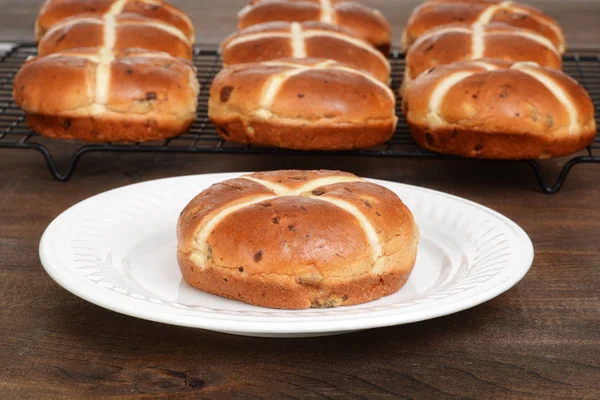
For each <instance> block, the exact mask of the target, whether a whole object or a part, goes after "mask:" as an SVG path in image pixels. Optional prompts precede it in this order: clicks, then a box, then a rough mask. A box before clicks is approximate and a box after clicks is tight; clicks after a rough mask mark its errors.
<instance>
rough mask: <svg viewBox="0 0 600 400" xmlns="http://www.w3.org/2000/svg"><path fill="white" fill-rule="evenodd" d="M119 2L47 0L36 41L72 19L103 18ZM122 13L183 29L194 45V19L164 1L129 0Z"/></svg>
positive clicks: (37, 25) (40, 16)
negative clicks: (57, 25)
mask: <svg viewBox="0 0 600 400" xmlns="http://www.w3.org/2000/svg"><path fill="white" fill-rule="evenodd" d="M116 2H117V0H85V1H81V0H46V1H45V2H44V4H43V5H42V8H41V10H40V14H39V16H38V19H37V21H36V38H37V40H40V39H41V38H42V36H43V35H44V34H45V33H46V32H47V31H48V30H50V28H52V26H54V25H55V24H57V23H59V22H61V21H63V20H65V19H67V18H70V17H74V16H80V17H91V18H101V17H102V16H103V15H105V14H106V13H108V12H109V10H110V8H111V6H113V5H114V4H115V3H116ZM120 14H122V15H132V14H134V15H138V16H140V17H143V18H146V19H148V20H155V21H160V22H163V23H165V24H168V25H170V26H173V27H174V28H176V29H179V30H180V31H181V32H182V33H183V35H184V36H185V37H186V38H187V39H188V40H189V41H190V42H192V43H193V42H194V27H193V26H192V23H191V21H190V19H189V18H188V17H187V16H186V15H185V14H184V13H183V12H182V11H181V10H179V9H177V8H176V7H174V6H172V5H170V4H168V3H166V2H163V1H161V0H151V1H150V0H127V1H125V2H124V4H123V8H122V10H121V12H120Z"/></svg>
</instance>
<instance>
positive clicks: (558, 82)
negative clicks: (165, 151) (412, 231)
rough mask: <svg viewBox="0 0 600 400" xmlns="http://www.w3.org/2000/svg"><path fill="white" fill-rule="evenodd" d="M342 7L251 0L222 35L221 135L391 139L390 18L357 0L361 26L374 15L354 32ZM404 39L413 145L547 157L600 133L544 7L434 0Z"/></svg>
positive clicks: (321, 141)
mask: <svg viewBox="0 0 600 400" xmlns="http://www.w3.org/2000/svg"><path fill="white" fill-rule="evenodd" d="M348 3H349V2H348V1H343V0H341V1H335V0H328V1H322V0H321V1H313V0H295V1H290V0H269V1H259V0H257V1H255V2H253V4H251V5H249V6H248V7H246V8H245V9H243V10H242V11H241V12H240V28H243V29H241V30H240V31H238V32H236V33H234V34H233V35H231V36H229V37H228V38H227V39H226V40H225V41H224V42H223V43H222V54H223V60H224V65H225V68H224V70H223V71H222V72H221V73H220V74H219V75H217V77H216V78H215V80H214V81H213V84H212V87H211V96H210V101H209V116H210V118H211V120H212V121H213V123H214V124H215V125H216V126H217V131H218V132H219V133H220V134H221V136H222V137H223V138H224V139H226V140H230V141H234V142H241V143H251V144H259V145H268V146H277V147H283V148H290V149H299V150H346V149H359V148H365V147H369V146H373V145H376V144H381V143H383V142H385V141H387V140H388V139H389V138H390V137H391V136H392V135H393V133H394V130H395V126H396V121H397V119H396V116H395V102H396V96H394V95H393V94H391V93H390V91H389V88H388V87H387V86H385V87H384V85H381V84H379V82H383V83H386V84H387V83H389V70H390V69H389V63H387V62H386V61H387V60H383V59H382V58H381V57H378V54H377V51H376V49H382V48H385V46H382V44H381V43H382V42H381V41H376V40H374V38H375V37H384V36H386V35H387V36H388V37H389V24H387V22H385V23H383V22H381V21H383V20H384V19H383V17H382V16H381V14H380V13H379V12H377V11H375V10H371V9H369V8H367V7H365V6H362V5H359V4H358V3H356V2H352V5H353V6H352V7H355V9H356V10H361V11H360V12H361V13H363V19H364V20H365V21H375V20H378V21H380V22H381V23H379V24H371V23H366V24H365V25H363V26H362V29H358V28H357V26H356V22H355V21H354V20H350V19H348V18H347V17H346V16H345V15H343V14H340V12H341V10H347V9H348V8H349V7H350V6H349V4H348ZM301 10H304V11H306V12H304V11H301ZM308 10H319V12H317V11H314V12H313V13H308ZM340 15H341V16H340ZM249 16H251V17H249ZM338 16H339V17H338ZM375 16H377V17H381V18H375ZM313 20H315V21H313ZM249 21H250V22H249ZM383 31H386V32H387V34H386V35H384V34H382V32H383ZM402 44H403V47H404V49H405V51H406V58H405V61H406V66H405V74H404V77H403V83H402V86H401V88H400V92H399V93H398V95H399V97H400V98H401V99H402V111H403V113H404V114H405V116H406V117H407V122H408V124H409V126H410V128H411V132H412V133H413V137H414V138H415V140H416V141H417V142H418V144H419V145H420V146H421V147H424V148H428V149H430V150H433V151H437V152H441V153H448V154H455V155H461V156H466V157H479V158H508V159H514V158H518V159H523V158H549V157H553V156H561V155H565V154H569V153H572V152H576V151H578V150H580V149H582V148H584V147H585V146H587V145H588V144H589V143H590V142H591V141H592V140H593V138H594V137H595V135H596V124H595V120H594V106H593V104H592V101H591V99H590V97H589V95H588V94H587V92H586V91H585V89H584V88H583V87H582V86H581V85H579V84H578V83H576V82H575V81H574V80H572V79H571V78H570V77H569V76H567V75H566V74H564V73H562V72H561V71H560V69H561V67H562V54H563V53H564V51H565V48H566V44H565V39H564V35H563V33H562V30H561V28H560V26H559V25H558V24H557V23H556V21H554V20H553V19H552V18H550V17H548V16H547V15H545V14H544V13H542V12H541V11H540V10H537V9H535V8H533V7H528V6H525V5H521V4H516V3H513V2H510V1H487V0H429V1H426V2H424V3H423V4H422V5H421V6H419V7H418V8H417V9H415V10H414V12H413V14H412V15H411V17H410V19H409V21H408V24H407V27H406V29H405V32H404V34H403V43H402ZM369 45H370V46H371V47H370V48H369ZM344 64H345V65H344ZM366 73H368V74H369V75H371V79H370V78H369V76H367V74H366ZM377 81H379V82H377Z"/></svg>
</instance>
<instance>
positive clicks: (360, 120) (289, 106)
mask: <svg viewBox="0 0 600 400" xmlns="http://www.w3.org/2000/svg"><path fill="white" fill-rule="evenodd" d="M395 103H396V99H395V96H394V93H393V92H392V91H391V90H390V88H389V87H388V86H387V85H385V84H384V83H382V82H381V81H379V80H377V79H375V78H374V77H373V76H371V75H370V74H369V73H367V72H364V71H362V70H358V69H355V68H352V67H350V66H348V65H345V64H341V63H338V62H335V61H332V60H323V59H311V58H307V59H282V60H276V61H267V62H262V63H255V64H240V65H234V66H231V67H228V68H225V69H224V70H222V71H221V72H220V73H219V74H218V75H217V76H216V78H215V79H214V81H213V83H212V87H211V90H210V100H209V104H208V115H209V117H210V119H211V121H213V123H214V124H215V125H216V126H217V130H218V132H219V134H220V135H221V136H222V137H223V138H224V139H226V140H231V141H234V142H239V143H252V144H258V145H266V146H275V147H283V148H289V149H297V150H347V149H359V148H365V147H371V146H374V145H376V144H380V143H383V142H385V141H386V140H388V139H389V138H390V137H391V136H392V134H393V132H394V129H395V126H396V121H397V118H396V115H395V112H394V107H395Z"/></svg>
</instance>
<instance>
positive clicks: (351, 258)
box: [177, 171, 419, 309]
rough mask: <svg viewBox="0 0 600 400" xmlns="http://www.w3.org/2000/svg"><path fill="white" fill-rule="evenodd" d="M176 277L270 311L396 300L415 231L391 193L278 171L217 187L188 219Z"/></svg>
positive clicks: (350, 178)
mask: <svg viewBox="0 0 600 400" xmlns="http://www.w3.org/2000/svg"><path fill="white" fill-rule="evenodd" d="M177 234H178V250H177V257H178V261H179V267H180V269H181V272H182V274H183V278H184V279H185V281H186V282H187V283H188V284H190V285H192V286H194V287H196V288H198V289H201V290H204V291H206V292H209V293H214V294H217V295H219V296H224V297H228V298H231V299H235V300H240V301H243V302H246V303H250V304H254V305H258V306H263V307H272V308H283V309H303V308H310V307H336V306H340V305H352V304H360V303H365V302H368V301H372V300H375V299H378V298H380V297H383V296H387V295H390V294H392V293H395V292H396V291H398V290H399V289H400V288H401V287H402V286H403V285H404V283H405V282H406V280H407V279H408V277H409V275H410V273H411V272H412V269H413V266H414V264H415V258H416V255H417V247H418V241H419V229H418V227H417V225H416V223H415V221H414V218H413V216H412V214H411V212H410V211H409V209H408V208H407V207H406V206H405V205H404V204H403V203H402V201H401V200H400V199H399V198H398V196H397V195H396V194H395V193H393V192H391V191H390V190H388V189H386V188H384V187H382V186H379V185H376V184H373V183H369V182H367V181H365V180H363V179H361V178H359V177H357V176H355V175H352V174H348V173H344V172H337V171H274V172H261V173H255V174H251V175H244V176H240V177H239V178H236V179H230V180H227V181H224V182H221V183H218V184H216V185H213V186H211V187H210V188H208V189H207V190H205V191H203V192H202V193H200V194H199V195H198V196H196V197H195V198H194V199H193V200H192V201H191V202H190V203H189V204H188V205H187V206H186V207H185V209H184V210H183V212H182V213H181V216H180V217H179V222H178V226H177Z"/></svg>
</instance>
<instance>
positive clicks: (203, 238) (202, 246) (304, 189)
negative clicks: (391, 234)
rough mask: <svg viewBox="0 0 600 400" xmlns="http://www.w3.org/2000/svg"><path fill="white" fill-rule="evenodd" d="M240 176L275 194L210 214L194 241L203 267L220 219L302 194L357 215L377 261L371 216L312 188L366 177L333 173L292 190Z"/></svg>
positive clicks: (378, 248) (379, 252)
mask: <svg viewBox="0 0 600 400" xmlns="http://www.w3.org/2000/svg"><path fill="white" fill-rule="evenodd" d="M240 178H242V179H246V180H249V181H252V182H255V183H258V184H260V185H262V186H264V187H265V188H267V189H269V190H271V191H272V192H273V194H274V195H260V196H255V197H252V198H250V199H248V200H246V201H243V202H241V203H237V204H234V205H232V206H229V207H225V208H223V209H221V210H220V211H218V212H216V213H215V214H214V215H213V216H212V217H210V219H209V220H208V221H207V222H206V223H205V224H204V226H203V227H202V228H201V229H200V231H198V232H197V233H196V235H195V237H194V244H195V247H196V249H197V251H196V252H195V255H196V261H199V264H200V268H203V267H204V264H205V263H206V261H207V257H206V255H207V254H208V237H209V236H210V234H211V233H212V232H213V231H214V229H215V227H216V226H217V225H218V224H219V223H220V222H221V221H223V220H224V219H225V218H227V217H228V216H229V215H231V214H233V213H235V212H237V211H239V210H242V209H244V208H246V207H249V206H252V205H255V204H259V203H262V202H266V201H270V200H271V201H272V200H273V199H276V198H279V197H286V196H302V197H308V198H311V199H314V200H318V201H325V202H327V203H330V204H333V205H335V206H336V207H339V208H340V209H342V210H344V211H345V212H347V213H348V214H351V215H352V216H353V217H354V218H356V220H357V221H358V223H359V225H360V227H361V228H362V230H363V232H364V234H365V236H366V238H367V240H368V241H369V245H370V247H371V255H372V258H373V261H374V262H375V261H377V260H378V259H379V258H381V257H382V255H383V249H382V247H381V243H380V241H379V237H378V235H377V231H376V230H375V228H374V227H373V225H372V224H371V222H370V221H369V219H368V218H367V217H366V216H365V215H364V214H363V213H362V212H361V211H360V210H359V209H358V208H357V207H356V206H354V205H353V204H351V203H349V202H347V201H344V200H341V199H338V198H334V197H328V196H326V195H322V196H316V195H314V194H312V191H313V190H314V189H316V188H319V187H326V186H330V185H334V184H337V183H350V182H365V180H363V179H361V178H358V177H344V176H338V177H335V176H331V177H325V178H318V179H313V180H312V181H309V182H307V183H305V184H304V185H302V186H300V187H298V188H296V189H290V188H288V187H286V186H284V185H280V184H277V183H273V182H269V181H265V180H262V179H258V178H254V177H250V176H241V177H240Z"/></svg>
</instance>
